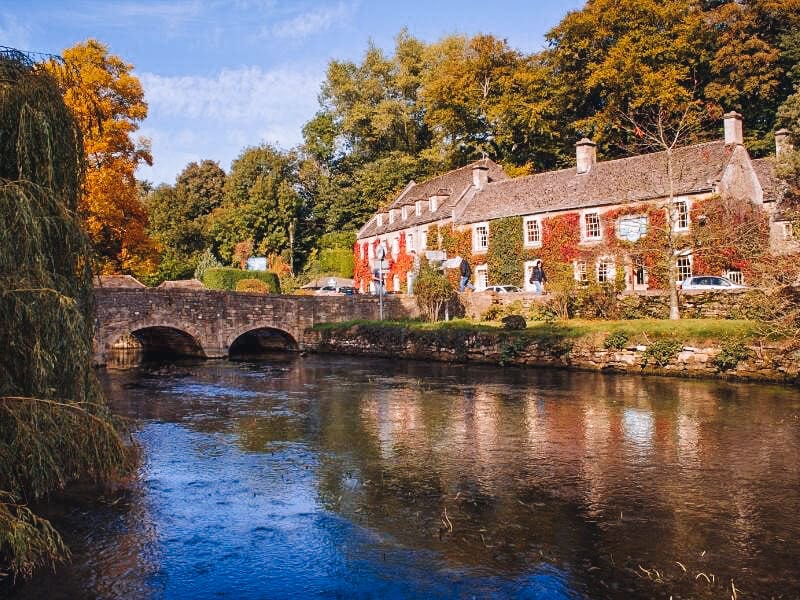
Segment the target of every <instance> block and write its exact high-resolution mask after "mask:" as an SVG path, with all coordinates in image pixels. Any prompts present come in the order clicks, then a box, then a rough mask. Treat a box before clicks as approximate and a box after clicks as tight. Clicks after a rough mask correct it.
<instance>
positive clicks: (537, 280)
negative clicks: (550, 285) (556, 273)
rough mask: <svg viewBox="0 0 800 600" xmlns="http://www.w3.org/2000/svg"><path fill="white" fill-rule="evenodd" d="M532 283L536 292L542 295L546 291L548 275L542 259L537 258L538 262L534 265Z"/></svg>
mask: <svg viewBox="0 0 800 600" xmlns="http://www.w3.org/2000/svg"><path fill="white" fill-rule="evenodd" d="M530 283H532V284H533V291H534V292H536V294H538V295H541V294H542V293H544V284H545V283H547V275H545V272H544V267H543V266H542V261H540V260H537V261H536V264H534V265H533V269H531V278H530Z"/></svg>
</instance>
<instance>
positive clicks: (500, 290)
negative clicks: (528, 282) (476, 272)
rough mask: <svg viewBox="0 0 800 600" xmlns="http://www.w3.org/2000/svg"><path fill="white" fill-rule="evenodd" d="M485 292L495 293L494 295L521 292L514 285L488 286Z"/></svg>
mask: <svg viewBox="0 0 800 600" xmlns="http://www.w3.org/2000/svg"><path fill="white" fill-rule="evenodd" d="M485 291H487V292H495V293H496V294H513V293H515V292H521V291H522V290H521V289H519V288H518V287H517V286H515V285H490V286H489V287H487V288H486V290H485Z"/></svg>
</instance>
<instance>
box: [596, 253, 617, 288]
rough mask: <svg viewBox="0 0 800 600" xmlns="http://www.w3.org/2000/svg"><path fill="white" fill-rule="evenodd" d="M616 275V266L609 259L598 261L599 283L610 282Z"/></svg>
mask: <svg viewBox="0 0 800 600" xmlns="http://www.w3.org/2000/svg"><path fill="white" fill-rule="evenodd" d="M613 277H614V266H613V265H612V264H611V263H610V262H609V261H607V260H604V259H600V260H599V261H597V283H608V282H609V281H611V280H612V278H613Z"/></svg>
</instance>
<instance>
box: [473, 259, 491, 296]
mask: <svg viewBox="0 0 800 600" xmlns="http://www.w3.org/2000/svg"><path fill="white" fill-rule="evenodd" d="M487 287H489V269H488V268H487V266H486V265H478V266H477V267H475V291H476V292H482V291H483V290H485V289H486V288H487Z"/></svg>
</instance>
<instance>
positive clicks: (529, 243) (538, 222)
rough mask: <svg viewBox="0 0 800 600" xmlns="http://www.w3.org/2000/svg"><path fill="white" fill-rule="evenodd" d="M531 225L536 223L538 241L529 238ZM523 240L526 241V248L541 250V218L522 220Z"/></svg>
mask: <svg viewBox="0 0 800 600" xmlns="http://www.w3.org/2000/svg"><path fill="white" fill-rule="evenodd" d="M529 223H536V233H537V236H538V238H539V239H538V240H534V241H531V240H530V239H529V238H528V234H529V233H530V231H529V229H528V224H529ZM522 239H523V240H525V243H524V246H525V247H526V248H539V247H541V245H542V220H541V218H539V217H525V218H524V219H523V220H522Z"/></svg>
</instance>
